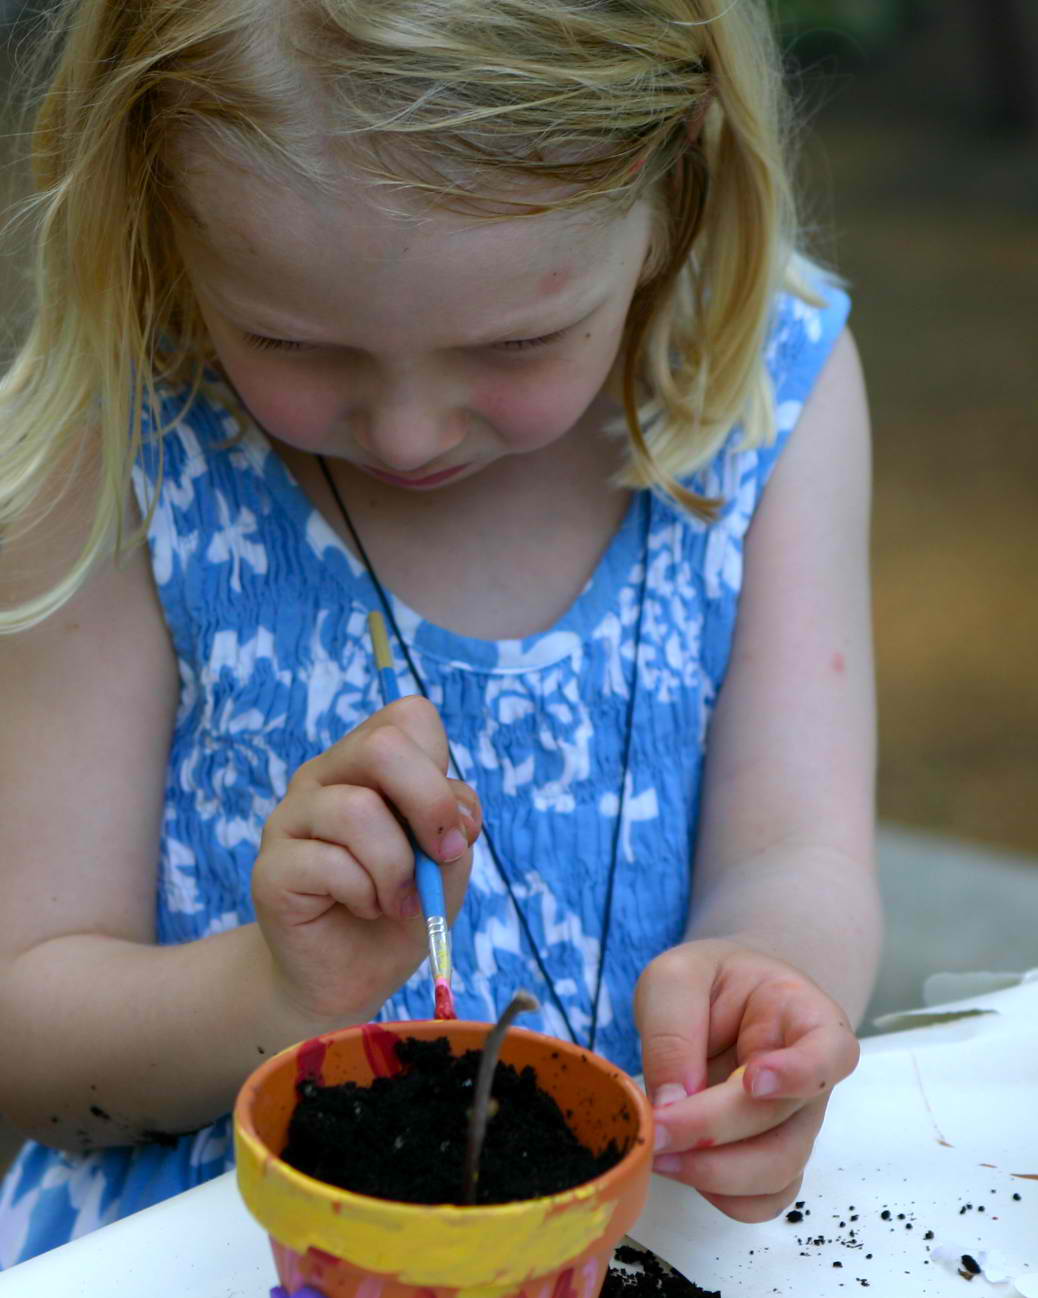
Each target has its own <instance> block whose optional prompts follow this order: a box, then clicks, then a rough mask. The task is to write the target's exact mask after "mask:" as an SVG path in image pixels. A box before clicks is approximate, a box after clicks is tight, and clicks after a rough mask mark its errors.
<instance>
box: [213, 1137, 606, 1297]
mask: <svg viewBox="0 0 1038 1298" xmlns="http://www.w3.org/2000/svg"><path fill="white" fill-rule="evenodd" d="M235 1134H236V1145H237V1162H238V1185H239V1189H240V1191H241V1195H242V1198H243V1199H244V1200H245V1204H246V1206H247V1207H248V1209H249V1211H250V1212H251V1213H252V1214H253V1216H254V1217H255V1218H256V1219H257V1221H259V1222H260V1223H261V1225H262V1226H263V1227H264V1228H265V1229H266V1230H267V1231H268V1232H269V1233H270V1234H271V1235H272V1236H273V1237H274V1238H275V1239H276V1240H278V1241H279V1242H280V1243H282V1244H285V1245H287V1247H288V1248H291V1249H294V1250H295V1251H296V1252H297V1253H305V1252H306V1250H307V1249H308V1248H318V1249H321V1250H322V1251H323V1252H325V1253H331V1254H332V1255H333V1256H334V1257H339V1258H342V1259H343V1260H345V1261H347V1262H350V1263H352V1265H353V1266H355V1267H358V1268H361V1269H363V1270H366V1271H374V1272H381V1273H382V1274H385V1275H392V1276H396V1277H398V1278H399V1279H400V1280H401V1281H403V1282H404V1283H405V1284H413V1285H416V1286H420V1287H424V1288H438V1287H443V1288H450V1289H463V1290H471V1291H472V1298H476V1296H477V1295H478V1294H480V1293H483V1292H486V1294H487V1295H488V1298H489V1295H490V1294H491V1293H492V1292H493V1291H494V1290H496V1289H499V1288H500V1287H502V1286H511V1287H513V1288H514V1287H518V1286H519V1285H521V1284H523V1283H525V1282H526V1281H528V1280H530V1279H534V1278H536V1277H537V1276H539V1275H544V1274H546V1273H548V1272H551V1271H555V1270H557V1269H558V1268H559V1267H561V1266H564V1265H565V1264H566V1263H567V1262H569V1261H571V1260H572V1259H574V1258H577V1257H579V1256H580V1255H581V1254H582V1253H583V1252H585V1250H586V1249H587V1248H588V1247H589V1246H590V1245H591V1244H592V1243H593V1242H594V1241H595V1240H596V1239H598V1238H599V1237H600V1236H601V1235H602V1233H603V1231H605V1229H606V1228H607V1226H608V1224H609V1222H610V1220H611V1219H612V1217H613V1214H614V1212H615V1210H616V1207H617V1203H616V1200H615V1199H608V1200H605V1201H604V1202H603V1201H601V1200H600V1198H599V1195H598V1193H597V1192H596V1191H595V1190H594V1189H591V1188H590V1187H589V1188H588V1189H587V1190H584V1189H583V1187H577V1188H576V1189H574V1190H569V1191H567V1192H566V1193H565V1194H564V1195H553V1196H549V1197H546V1198H543V1199H528V1200H525V1201H523V1202H519V1203H510V1204H501V1205H498V1206H494V1207H487V1208H458V1207H453V1206H449V1205H444V1206H442V1207H436V1206H433V1207H420V1206H418V1205H411V1204H407V1205H405V1204H399V1203H392V1202H389V1201H386V1200H378V1199H370V1198H368V1197H367V1196H364V1195H353V1194H350V1193H349V1192H348V1191H344V1190H338V1189H336V1188H335V1187H333V1186H327V1185H323V1184H322V1183H320V1182H315V1181H313V1180H312V1179H311V1178H310V1177H308V1176H304V1175H303V1174H302V1173H300V1172H297V1171H296V1170H295V1169H294V1168H291V1167H288V1166H287V1165H286V1164H284V1163H281V1162H280V1160H274V1159H271V1158H270V1157H269V1154H267V1152H266V1151H265V1150H264V1149H263V1146H262V1145H261V1144H260V1143H259V1142H258V1141H256V1140H255V1138H254V1137H252V1136H251V1135H250V1134H249V1133H246V1132H242V1131H240V1130H239V1131H236V1133H235Z"/></svg>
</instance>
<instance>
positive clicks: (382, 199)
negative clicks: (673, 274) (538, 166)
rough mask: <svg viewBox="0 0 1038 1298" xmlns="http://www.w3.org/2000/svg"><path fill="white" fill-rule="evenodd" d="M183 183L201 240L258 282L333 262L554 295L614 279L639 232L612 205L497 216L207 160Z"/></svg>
mask: <svg viewBox="0 0 1038 1298" xmlns="http://www.w3.org/2000/svg"><path fill="white" fill-rule="evenodd" d="M181 184H182V190H183V193H182V197H183V199H184V200H185V205H186V207H187V209H188V211H189V212H190V213H191V215H192V217H193V219H192V222H191V229H189V230H188V231H187V233H188V235H189V236H190V242H191V243H192V244H195V245H200V246H201V247H202V248H203V249H204V250H205V252H206V253H207V254H208V256H207V260H214V261H216V262H218V263H220V264H221V265H222V266H224V267H225V268H226V269H227V271H228V272H229V273H234V272H240V273H246V274H249V275H252V274H255V273H257V271H260V270H261V269H262V271H263V272H264V273H271V274H288V275H292V276H296V275H302V276H304V277H306V276H308V275H309V274H310V273H313V272H314V271H317V272H319V273H320V272H322V271H323V270H327V268H328V267H329V265H330V264H331V263H333V262H334V263H337V264H342V263H348V264H349V265H350V267H351V268H352V273H353V274H354V275H355V276H357V277H358V278H360V279H366V280H372V281H374V280H377V279H386V280H391V279H392V278H393V277H394V276H397V275H407V276H411V277H413V276H416V275H423V274H427V273H435V274H439V275H442V274H444V273H448V272H449V273H450V274H451V275H452V276H461V277H462V279H463V280H477V279H486V278H487V276H488V275H491V274H492V275H493V277H494V278H495V279H497V280H501V279H507V278H509V277H513V278H515V279H516V280H517V281H519V282H521V283H522V285H523V286H524V287H525V288H526V289H527V290H528V291H530V292H531V293H532V295H533V296H537V295H539V294H547V295H551V294H556V293H560V292H562V291H564V290H565V289H566V288H567V287H569V286H570V285H572V284H573V283H574V282H575V281H579V280H580V279H581V278H582V277H584V276H586V275H588V274H589V273H593V272H597V273H598V274H599V275H600V274H601V273H602V272H603V271H606V272H607V271H608V268H609V266H610V265H611V264H613V263H614V262H616V261H617V260H618V259H620V258H621V257H622V253H623V251H624V249H625V248H626V247H627V245H628V244H629V243H630V236H631V227H632V225H633V226H635V227H637V226H638V224H639V222H638V220H637V219H634V220H633V221H632V215H633V214H628V215H627V216H621V215H619V214H614V213H609V212H607V211H605V210H603V209H601V208H599V209H596V210H591V209H583V210H576V211H573V210H570V211H548V212H544V213H539V214H537V215H535V216H524V217H510V218H506V219H487V218H486V217H483V216H479V215H475V214H472V213H467V212H461V211H449V210H445V209H444V208H442V207H438V206H436V205H435V204H434V203H432V202H430V201H426V200H424V199H421V198H419V197H415V198H409V196H408V195H407V194H406V193H401V192H400V191H397V190H393V191H392V192H391V193H389V194H387V193H385V192H384V191H381V190H379V189H377V188H373V187H372V186H371V185H370V184H369V183H367V182H366V181H364V180H363V179H359V178H358V179H355V180H351V179H350V178H349V177H348V176H345V175H344V176H343V178H342V179H341V181H338V182H337V183H336V185H335V187H334V189H332V190H330V191H327V192H325V191H319V190H317V189H316V188H306V189H304V188H303V186H302V185H298V186H293V185H290V184H285V183H278V182H277V181H275V180H273V179H268V178H266V177H264V176H260V175H257V174H256V173H254V172H249V171H246V170H243V169H238V168H235V167H229V166H226V165H223V164H220V165H217V164H216V163H215V162H205V161H201V162H197V163H195V164H194V165H192V166H190V167H188V168H185V169H184V170H183V171H182V172H181ZM524 197H525V195H524ZM530 198H531V201H536V198H537V195H531V196H530Z"/></svg>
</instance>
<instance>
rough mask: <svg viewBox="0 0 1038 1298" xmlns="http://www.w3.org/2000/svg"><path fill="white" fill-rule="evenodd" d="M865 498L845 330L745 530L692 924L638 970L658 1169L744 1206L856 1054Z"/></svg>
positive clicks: (864, 994) (865, 876) (868, 892)
mask: <svg viewBox="0 0 1038 1298" xmlns="http://www.w3.org/2000/svg"><path fill="white" fill-rule="evenodd" d="M868 517H869V450H868V415H867V409H866V403H865V394H864V389H863V384H862V379H861V373H860V368H859V364H858V357H857V352H856V349H855V347H854V343H853V341H852V339H851V337H850V335H849V334H848V333H844V334H843V336H842V337H841V338H840V340H839V341H838V342H837V345H836V347H835V349H834V351H833V354H832V355H831V357H830V359H829V361H828V363H827V365H826V367H825V369H824V371H823V373H822V375H821V376H820V379H819V381H818V383H817V385H816V387H815V389H814V391H813V392H812V394H811V397H810V399H809V400H808V402H807V404H806V405H805V408H804V410H803V413H802V415H801V418H800V420H799V422H798V424H797V427H796V428H795V430H794V432H793V434H792V437H791V440H790V444H789V446H788V447H787V448H786V450H785V452H784V454H783V455H782V457H781V459H780V460H779V463H778V465H777V466H776V468H775V471H774V473H773V475H772V478H771V480H770V482H769V484H768V486H767V489H766V491H765V493H764V496H763V499H762V501H761V504H760V506H759V508H758V511H757V514H756V516H755V518H754V521H753V524H752V526H751V529H750V533H749V536H748V538H747V542H746V548H745V572H744V584H743V592H742V598H741V605H740V611H739V619H738V624H737V629H736V634H735V640H734V644H733V652H732V658H731V662H730V666H729V670H728V674H727V676H726V679H725V683H724V686H723V688H722V691H721V695H720V698H719V700H718V705H717V709H716V712H715V714H714V718H713V721H712V724H711V728H710V734H709V742H708V747H707V760H706V771H705V780H704V790H703V806H702V818H701V826H700V836H699V842H698V849H697V853H696V860H695V872H694V877H693V904H692V912H691V919H690V923H689V929H688V933H687V940H686V942H685V943H684V944H683V945H681V946H679V947H676V948H674V949H673V950H671V951H668V952H665V953H664V954H663V955H662V956H660V957H659V958H658V959H657V960H655V961H653V963H652V964H650V965H649V967H648V968H647V969H646V971H645V972H644V973H643V975H642V978H641V981H640V982H639V986H638V995H637V1005H636V1009H637V1016H638V1025H639V1030H640V1032H641V1036H642V1047H643V1062H644V1067H645V1076H646V1083H647V1087H648V1089H649V1092H650V1095H651V1096H652V1097H653V1099H654V1102H655V1104H656V1106H657V1121H658V1126H657V1134H658V1138H659V1140H660V1153H661V1157H660V1159H659V1160H658V1161H657V1170H659V1171H662V1172H665V1173H667V1174H669V1175H673V1176H676V1177H678V1179H680V1180H683V1181H685V1182H686V1183H687V1184H689V1185H693V1186H695V1187H696V1188H697V1189H699V1190H700V1191H701V1192H702V1193H703V1194H704V1195H705V1196H706V1197H707V1198H708V1199H710V1200H711V1202H713V1203H714V1204H715V1205H716V1206H717V1207H719V1208H721V1209H722V1211H724V1212H726V1213H728V1214H729V1215H731V1216H733V1217H736V1218H738V1219H740V1220H745V1221H757V1220H762V1219H764V1218H766V1217H770V1216H773V1215H774V1214H775V1213H777V1212H778V1211H780V1210H781V1209H782V1208H783V1207H784V1206H786V1204H788V1202H789V1201H790V1200H791V1199H793V1198H795V1197H796V1193H797V1190H798V1188H799V1185H800V1177H801V1174H802V1171H803V1167H804V1164H805V1162H806V1160H807V1157H808V1155H809V1153H810V1150H811V1147H812V1144H813V1142H814V1138H815V1135H816V1134H817V1131H818V1128H819V1126H820V1124H821V1121H822V1117H823V1115H824V1111H825V1105H826V1102H827V1100H828V1097H829V1094H830V1092H831V1089H832V1086H833V1085H834V1084H835V1083H836V1082H838V1081H839V1080H840V1079H841V1078H843V1077H845V1076H846V1075H847V1073H848V1072H850V1071H851V1069H852V1068H853V1067H854V1065H855V1063H856V1061H857V1054H858V1050H857V1043H856V1041H855V1040H854V1036H853V1033H852V1030H851V1026H850V1025H851V1023H854V1022H856V1021H857V1020H858V1019H859V1018H860V1017H861V1014H862V1012H863V1010H864V1007H865V1005H866V1002H867V1000H868V997H869V993H870V990H871V987H872V983H873V978H874V976H875V970H876V965H877V961H878V956H879V949H880V942H881V918H880V903H879V897H878V889H877V884H876V879H875V870H874V863H873V768H874V762H875V734H874V720H873V708H874V699H873V679H872V654H871V632H870V617H869V587H868ZM740 1064H746V1065H747V1068H746V1071H745V1073H744V1074H743V1075H741V1076H737V1078H736V1080H734V1081H733V1082H732V1083H731V1084H728V1085H716V1083H718V1082H723V1081H724V1079H725V1078H726V1077H727V1076H728V1075H729V1074H730V1073H731V1072H732V1070H733V1069H735V1067H736V1066H737V1065H740ZM704 1088H708V1089H705V1090H704ZM686 1097H687V1098H686Z"/></svg>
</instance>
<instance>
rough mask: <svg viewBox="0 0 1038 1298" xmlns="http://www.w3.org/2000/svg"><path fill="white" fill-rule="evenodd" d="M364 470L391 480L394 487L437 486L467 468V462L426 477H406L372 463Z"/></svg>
mask: <svg viewBox="0 0 1038 1298" xmlns="http://www.w3.org/2000/svg"><path fill="white" fill-rule="evenodd" d="M363 467H364V470H365V472H367V473H370V474H371V475H372V476H373V477H375V478H381V479H382V481H383V482H391V483H392V484H393V486H394V487H435V486H438V485H439V483H441V482H446V481H447V479H448V478H453V477H454V476H455V475H456V474H459V473H461V472H462V470H463V469H467V468H468V467H469V466H468V465H467V464H456V465H455V466H454V468H452V469H441V470H440V472H439V473H429V474H426V476H425V477H424V478H404V477H400V476H399V475H398V474H396V473H386V471H385V470H384V469H376V468H375V467H374V466H373V465H371V464H365V465H364V466H363Z"/></svg>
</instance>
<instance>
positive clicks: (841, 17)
mask: <svg viewBox="0 0 1038 1298" xmlns="http://www.w3.org/2000/svg"><path fill="white" fill-rule="evenodd" d="M771 3H772V9H773V12H774V16H775V21H776V24H777V26H778V30H779V33H780V36H781V38H782V43H783V45H784V46H786V48H787V49H788V50H789V52H790V53H791V54H793V55H794V56H795V57H797V58H798V59H804V58H807V59H809V60H810V59H814V58H816V57H819V56H825V55H831V54H836V55H838V56H840V55H842V56H843V57H849V56H850V57H853V55H854V54H855V53H856V54H858V55H867V54H868V53H870V52H872V51H874V50H877V49H880V48H882V47H883V45H885V44H886V43H887V41H888V40H890V39H891V38H892V37H893V36H895V35H896V34H897V33H898V32H900V31H903V30H904V29H905V27H906V26H909V25H911V24H912V21H913V19H914V18H915V17H916V16H917V14H918V10H919V3H920V0H771Z"/></svg>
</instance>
